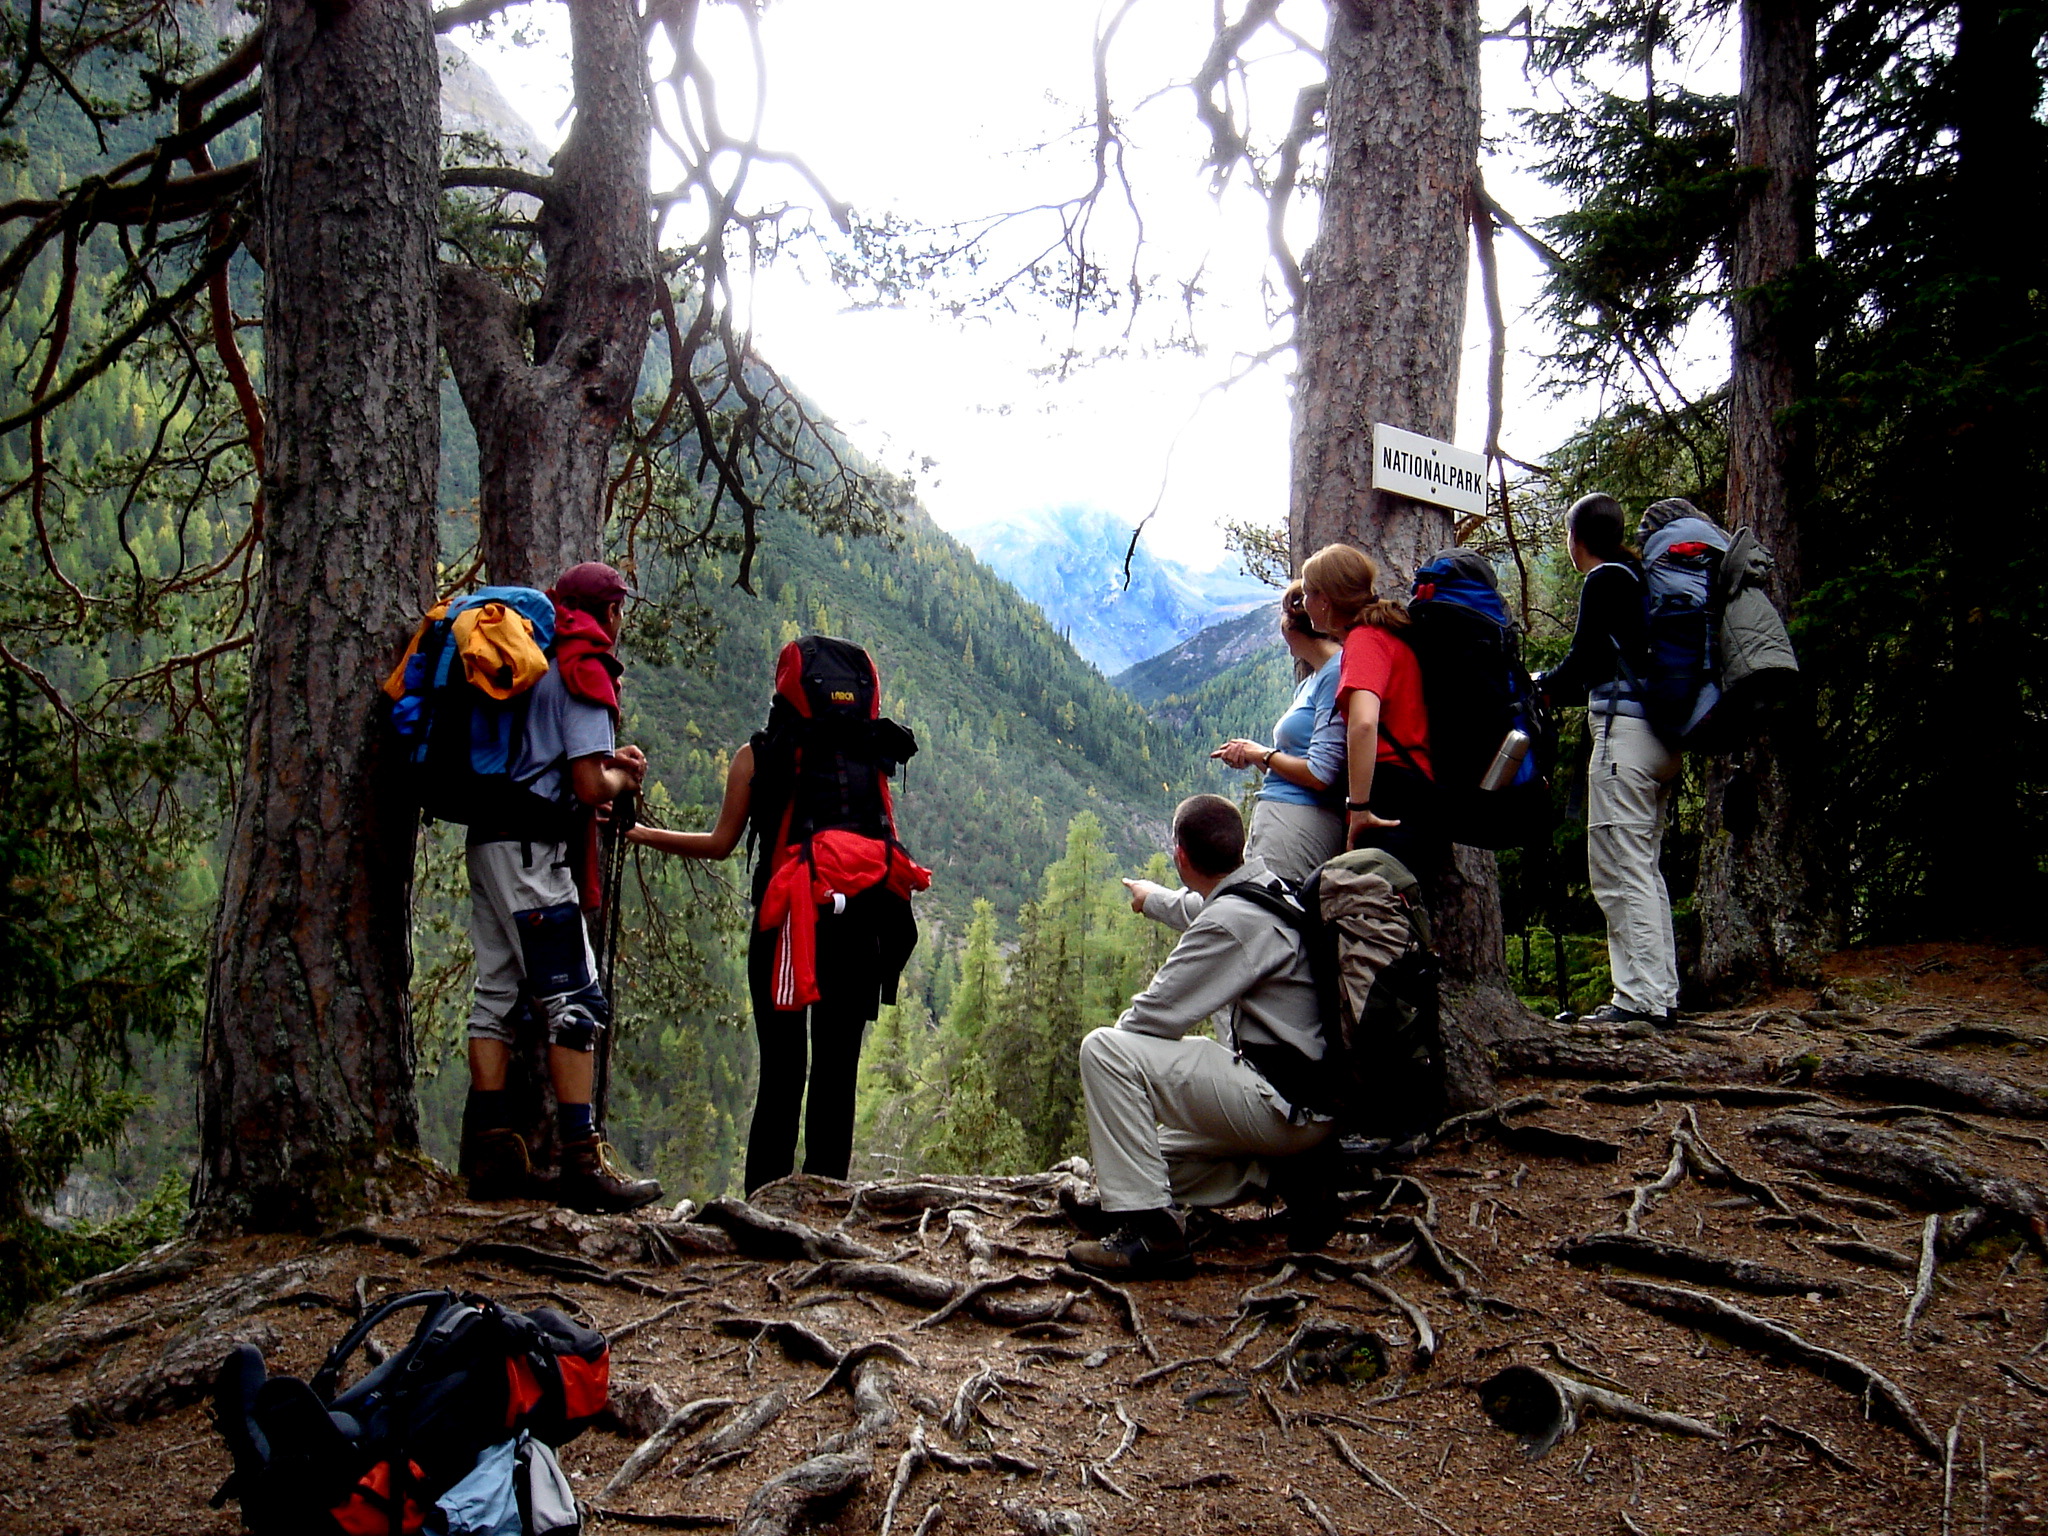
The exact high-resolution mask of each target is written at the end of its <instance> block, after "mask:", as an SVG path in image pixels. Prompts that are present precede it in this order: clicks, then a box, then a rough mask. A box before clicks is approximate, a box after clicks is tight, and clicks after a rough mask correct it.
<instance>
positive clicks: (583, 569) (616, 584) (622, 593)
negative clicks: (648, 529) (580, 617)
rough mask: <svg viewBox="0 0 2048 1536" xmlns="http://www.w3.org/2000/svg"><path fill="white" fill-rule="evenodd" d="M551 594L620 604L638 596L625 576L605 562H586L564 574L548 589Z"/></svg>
mask: <svg viewBox="0 0 2048 1536" xmlns="http://www.w3.org/2000/svg"><path fill="white" fill-rule="evenodd" d="M548 595H549V596H550V597H562V598H574V599H576V600H578V601H580V602H593V603H618V602H623V601H625V600H626V599H627V598H629V597H633V596H636V595H637V594H636V593H635V592H634V591H633V589H632V588H631V587H629V586H627V585H626V578H625V577H623V576H621V575H620V574H619V573H618V572H617V571H615V570H613V569H612V568H611V567H610V566H608V565H606V564H605V563H604V562H603V561H602V560H585V561H584V562H583V563H582V564H581V565H572V566H570V567H569V569H567V570H566V571H564V572H562V577H561V580H559V581H557V582H556V583H555V584H554V586H552V587H550V588H549V589H548Z"/></svg>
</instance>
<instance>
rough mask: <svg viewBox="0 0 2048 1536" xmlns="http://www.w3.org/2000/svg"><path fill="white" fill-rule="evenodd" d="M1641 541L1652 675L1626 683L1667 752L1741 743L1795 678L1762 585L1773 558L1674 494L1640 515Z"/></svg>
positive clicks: (1786, 641) (1795, 666) (1745, 534)
mask: <svg viewBox="0 0 2048 1536" xmlns="http://www.w3.org/2000/svg"><path fill="white" fill-rule="evenodd" d="M1642 537H1643V575H1644V582H1645V591H1644V594H1643V603H1644V618H1645V621H1646V625H1647V631H1648V637H1649V675H1648V676H1647V677H1646V678H1642V679H1631V682H1632V683H1633V684H1634V687H1635V689H1636V691H1637V693H1638V694H1639V695H1640V696H1641V698H1642V701H1643V708H1644V713H1645V714H1646V715H1647V716H1648V717H1649V721H1650V725H1651V727H1652V728H1653V729H1654V730H1655V731H1656V732H1657V734H1658V735H1659V736H1661V737H1663V738H1664V740H1665V741H1666V742H1668V743H1670V744H1671V745H1673V746H1682V747H1690V748H1693V749H1696V750H1703V751H1709V752H1720V751H1726V750H1728V749H1729V748H1731V747H1734V746H1738V745H1740V744H1741V743H1742V742H1743V741H1745V740H1746V739H1748V737H1749V736H1750V735H1752V734H1753V733H1754V731H1755V729H1756V723H1757V719H1758V717H1759V716H1760V715H1761V714H1762V713H1763V711H1764V710H1766V709H1768V708H1769V707H1770V705H1771V704H1773V703H1774V702H1776V701H1777V700H1779V699H1781V698H1783V697H1785V696H1786V695H1787V694H1788V693H1789V692H1790V691H1791V690H1792V688H1793V687H1794V686H1796V683H1797V680H1798V675H1799V662H1798V660H1797V658H1796V657H1794V655H1793V654H1792V641H1791V638H1790V636H1788V635H1787V634H1786V632H1785V621H1784V619H1783V618H1782V617H1781V616H1780V615H1779V613H1778V610H1777V607H1776V605H1775V604H1773V603H1772V602H1771V599H1770V594H1769V592H1768V591H1767V590H1766V588H1765V580H1766V578H1767V577H1768V575H1769V573H1770V569H1771V565H1772V560H1771V556H1770V553H1769V551H1767V550H1766V549H1764V547H1763V546H1762V545H1761V544H1759V543H1758V542H1757V539H1756V535H1755V534H1753V533H1751V532H1750V531H1749V530H1748V529H1747V528H1744V529H1740V530H1738V531H1737V532H1736V534H1735V535H1734V537H1733V538H1730V537H1729V535H1727V534H1726V533H1724V532H1722V530H1721V529H1720V527H1719V526H1717V525H1716V524H1715V523H1714V522H1713V521H1712V520H1711V519H1709V518H1708V517H1707V516H1706V515H1705V514H1704V513H1702V512H1700V511H1699V510H1698V509H1697V508H1695V507H1694V506H1693V505H1692V504H1691V503H1690V502H1687V501H1683V500H1680V499H1679V498H1677V497H1672V498H1670V499H1668V500H1665V501H1660V502H1656V503H1654V504H1653V505H1652V506H1651V507H1650V508H1649V509H1648V510H1647V511H1645V512H1644V514H1643V524H1642Z"/></svg>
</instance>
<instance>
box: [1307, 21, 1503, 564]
mask: <svg viewBox="0 0 2048 1536" xmlns="http://www.w3.org/2000/svg"><path fill="white" fill-rule="evenodd" d="M1328 58H1329V72H1330V79H1329V95H1328V105H1327V107H1326V109H1325V112H1326V117H1325V121H1326V123H1327V136H1328V143H1329V170H1328V173H1327V179H1326V181H1325V184H1324V188H1323V204H1322V219H1321V224H1320V226H1319V227H1318V229H1317V231H1316V238H1315V241H1314V243H1313V244H1312V245H1311V246H1310V247H1309V249H1308V253H1307V255H1306V256H1305V257H1304V259H1303V263H1302V266H1303V276H1304V279H1305V285H1306V293H1305V298H1304V302H1303V304H1302V307H1301V314H1300V317H1299V322H1298V325H1297V328H1296V332H1295V336H1296V350H1297V352H1298V354H1299V368H1298V373H1297V376H1296V386H1295V402H1294V472H1293V495H1292V500H1291V505H1290V508H1289V514H1288V529H1287V532H1288V539H1289V542H1290V544H1291V546H1292V549H1293V554H1294V563H1295V565H1296V566H1297V567H1299V566H1300V564H1301V562H1302V561H1303V560H1305V559H1306V558H1307V557H1308V556H1310V555H1312V554H1314V553H1315V552H1316V551H1317V550H1318V549H1320V548H1322V547H1323V546H1324V545H1325V544H1332V543H1339V542H1342V543H1349V544H1356V545H1358V546H1359V547H1360V548H1362V549H1365V550H1368V551H1370V552H1371V554H1372V555H1373V557H1374V558H1375V559H1376V560H1378V561H1380V562H1381V564H1382V566H1383V567H1384V568H1385V570H1386V573H1387V581H1388V583H1389V585H1390V587H1392V588H1394V589H1396V590H1400V591H1406V590H1407V586H1408V583H1409V581H1410V580H1411V579H1412V578H1413V576H1414V574H1415V569H1416V567H1417V566H1418V565H1420V564H1421V563H1422V562H1423V561H1424V560H1426V559H1428V557H1429V556H1430V555H1432V554H1434V553H1435V552H1436V551H1437V550H1439V549H1441V548H1443V547H1444V546H1445V545H1446V544H1448V543H1450V542H1451V518H1450V514H1449V513H1447V512H1446V511H1444V509H1443V508H1441V507H1432V506H1428V505H1426V504H1424V503H1422V502H1416V501H1410V500H1408V499H1407V498H1406V497H1401V496H1393V495H1389V494H1388V493H1386V492H1384V491H1376V490H1374V489H1373V488H1372V429H1373V423H1374V422H1385V423H1387V424H1388V425H1389V426H1394V427H1402V428H1405V429H1407V430H1408V431H1410V432H1421V433H1424V434H1425V435H1427V436H1430V437H1436V438H1443V439H1448V438H1449V437H1450V435H1451V431H1452V428H1453V425H1454V423H1455V421H1456V417H1457V407H1458V349H1459V344H1460V342H1461V340H1462V338H1463V336H1464V329H1465V275H1466V265H1467V260H1466V239H1467V234H1466V231H1467V229H1468V227H1469V223H1470V209H1471V196H1472V188H1473V178H1474V175H1475V168H1476V167H1477V165H1478V160H1479V19H1478V8H1477V6H1476V4H1474V3H1473V0H1335V3H1333V4H1332V5H1331V7H1330V38H1329V44H1328Z"/></svg>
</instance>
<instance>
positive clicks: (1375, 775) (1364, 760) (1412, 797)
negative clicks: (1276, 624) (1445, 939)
mask: <svg viewBox="0 0 2048 1536" xmlns="http://www.w3.org/2000/svg"><path fill="white" fill-rule="evenodd" d="M1379 576H1380V572H1379V567H1378V566H1377V565H1375V564H1374V563H1373V560H1372V557H1371V556H1370V555H1368V554H1366V553H1365V552H1364V551H1363V550H1360V549H1354V548H1352V546H1350V545H1349V544H1326V545H1324V546H1323V548H1321V549H1319V550H1317V551H1316V552H1315V553H1314V554H1313V555H1310V556H1309V558H1308V560H1307V561H1306V562H1305V563H1304V564H1303V566H1302V568H1301V584H1302V589H1303V596H1304V598H1305V600H1306V604H1307V607H1308V613H1309V617H1310V618H1311V619H1313V620H1314V621H1315V623H1316V626H1317V627H1318V628H1320V629H1323V630H1325V631H1327V632H1328V633H1330V634H1333V635H1340V636H1342V637H1343V640H1344V660H1343V661H1342V663H1341V664H1340V666H1339V670H1338V674H1337V710H1338V712H1339V713H1340V714H1342V715H1343V716H1344V719H1345V733H1344V734H1345V757H1344V761H1345V767H1346V771H1347V772H1348V774H1349V776H1350V793H1349V795H1348V797H1347V799H1346V801H1345V813H1346V816H1347V819H1348V822H1349V837H1348V841H1347V846H1349V847H1352V848H1384V849H1386V850H1387V851H1388V852H1389V853H1391V854H1393V856H1394V857H1395V858H1397V859H1399V860H1400V861H1401V862H1402V863H1403V864H1405V865H1407V866H1408V869H1409V871H1410V872H1411V873H1412V874H1414V875H1415V876H1417V877H1418V878H1423V879H1426V878H1428V877H1429V876H1430V875H1431V874H1433V873H1434V872H1435V871H1436V869H1437V867H1438V866H1439V865H1440V864H1441V863H1442V862H1443V860H1444V858H1445V857H1446V856H1447V855H1448V854H1449V852H1450V845H1449V843H1448V842H1447V840H1446V839H1445V837H1444V835H1443V832H1442V830H1441V828H1440V825H1439V820H1438V817H1437V814H1436V791H1435V785H1434V784H1433V783H1432V782H1431V777H1430V774H1431V770H1430V763H1429V712H1428V709H1427V708H1426V706H1425V705H1424V703H1423V698H1422V669H1421V668H1420V667H1419V666H1418V665H1417V664H1416V661H1415V652H1414V651H1413V650H1411V649H1409V646H1408V642H1407V640H1406V639H1404V638H1403V637H1402V633H1401V632H1402V631H1403V630H1405V629H1407V627H1408V610H1407V609H1406V608H1404V607H1402V606H1401V605H1400V604H1399V603H1395V602H1391V601H1389V600H1387V599H1385V598H1382V597H1380V596H1379V595H1378V589H1379Z"/></svg>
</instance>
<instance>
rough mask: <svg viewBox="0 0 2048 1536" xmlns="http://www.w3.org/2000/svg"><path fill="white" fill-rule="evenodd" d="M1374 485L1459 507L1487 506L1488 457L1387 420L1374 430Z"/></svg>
mask: <svg viewBox="0 0 2048 1536" xmlns="http://www.w3.org/2000/svg"><path fill="white" fill-rule="evenodd" d="M1372 484H1373V489H1374V490H1379V491H1392V492H1393V493H1394V494H1395V495H1397V496H1408V497H1412V498H1413V499H1414V500H1416V501H1427V502H1430V503H1431V504H1433V505H1435V506H1439V507H1449V508H1451V509H1452V510H1453V511H1455V512H1479V513H1484V512H1485V511H1486V458H1485V456H1484V455H1483V454H1477V453H1473V452H1471V451H1469V450H1468V449H1464V448H1453V447H1452V446H1451V445H1450V444H1449V443H1440V442H1438V441H1437V440H1436V439H1435V438H1433V437H1424V436H1422V434H1421V433H1419V432H1403V431H1402V430H1401V429H1400V428H1399V427H1390V426H1388V425H1386V424H1385V423H1384V422H1375V423H1374V424H1373V429H1372Z"/></svg>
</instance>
